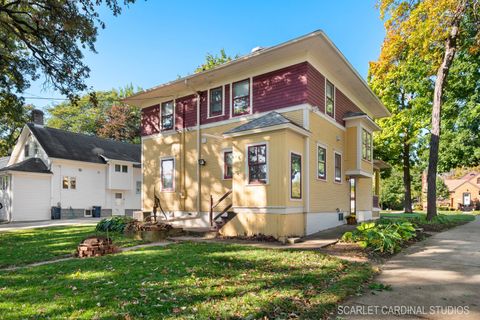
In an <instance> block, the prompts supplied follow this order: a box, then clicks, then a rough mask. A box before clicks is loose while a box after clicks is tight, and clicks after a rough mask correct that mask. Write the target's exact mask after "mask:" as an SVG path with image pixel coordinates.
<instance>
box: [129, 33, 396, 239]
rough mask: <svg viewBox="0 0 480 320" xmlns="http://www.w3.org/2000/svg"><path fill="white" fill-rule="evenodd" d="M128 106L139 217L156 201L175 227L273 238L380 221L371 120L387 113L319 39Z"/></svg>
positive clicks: (270, 51) (260, 51) (148, 94)
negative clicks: (352, 221) (137, 122)
mask: <svg viewBox="0 0 480 320" xmlns="http://www.w3.org/2000/svg"><path fill="white" fill-rule="evenodd" d="M125 101H126V102H127V103H130V104H135V105H138V106H140V107H141V108H142V163H143V191H142V204H143V205H142V207H143V210H144V211H151V210H152V208H153V205H154V194H156V195H157V197H158V198H159V199H160V204H161V206H162V208H163V210H164V211H167V212H168V215H169V220H172V221H174V223H176V224H179V225H182V226H187V227H208V226H215V227H217V228H218V229H219V232H220V233H221V234H223V235H253V234H265V235H273V236H275V237H277V238H284V237H288V236H303V235H307V234H311V233H314V232H317V231H319V230H323V229H327V228H331V227H334V226H337V225H340V224H343V223H345V218H346V217H347V216H348V215H350V214H355V215H356V217H357V220H360V221H361V220H369V219H373V218H375V217H377V216H378V211H379V209H378V208H374V207H373V201H374V200H373V193H374V192H375V190H377V191H378V188H377V189H375V188H372V185H373V180H372V179H373V176H374V164H373V150H372V137H373V133H374V132H375V131H377V130H379V127H378V126H377V125H376V124H375V122H374V121H373V119H376V118H381V117H386V116H389V113H388V111H387V109H386V108H385V107H384V106H383V105H382V103H381V102H380V101H379V99H378V98H377V97H376V96H375V95H374V94H373V93H372V91H371V90H370V89H369V87H368V86H367V84H366V83H365V81H364V80H363V79H362V78H361V77H360V75H359V74H358V73H357V72H356V71H355V70H354V69H353V67H352V66H351V65H350V63H349V62H348V61H347V60H346V59H345V57H344V56H343V55H342V54H341V53H340V51H339V50H338V49H337V48H336V47H335V45H334V44H333V43H332V42H331V40H330V39H329V38H328V37H327V36H326V35H325V34H324V33H323V32H322V31H316V32H313V33H310V34H308V35H305V36H302V37H300V38H296V39H293V40H291V41H288V42H286V43H282V44H280V45H277V46H274V47H269V48H259V47H257V48H255V49H254V50H252V52H251V54H249V55H247V56H243V57H240V58H238V59H236V60H234V61H231V62H229V63H226V64H223V65H221V66H218V67H216V68H214V69H212V70H207V71H204V72H201V73H197V74H194V75H190V76H187V77H184V78H181V79H178V80H175V81H172V82H169V83H166V84H163V85H160V86H157V87H154V88H151V89H149V90H146V91H143V92H141V93H139V94H137V95H134V96H131V97H129V98H127V99H126V100H125ZM219 200H221V201H220V202H219V203H218V204H217V202H218V201H219ZM377 206H378V205H377Z"/></svg>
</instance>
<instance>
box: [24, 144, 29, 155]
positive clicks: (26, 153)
mask: <svg viewBox="0 0 480 320" xmlns="http://www.w3.org/2000/svg"><path fill="white" fill-rule="evenodd" d="M23 154H24V157H25V158H28V157H30V145H29V144H28V143H27V144H26V145H25V147H24V148H23Z"/></svg>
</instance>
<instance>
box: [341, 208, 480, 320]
mask: <svg viewBox="0 0 480 320" xmlns="http://www.w3.org/2000/svg"><path fill="white" fill-rule="evenodd" d="M479 218H480V217H477V219H476V220H475V221H473V222H471V223H468V224H466V225H463V226H460V227H457V228H454V229H451V230H449V231H446V232H442V233H438V234H436V235H434V236H432V237H430V238H428V240H426V241H422V242H419V243H417V244H416V245H414V246H411V247H409V248H407V249H406V250H405V251H404V252H403V253H401V254H399V255H397V256H395V257H394V258H393V259H392V260H390V261H389V262H387V263H386V264H385V265H384V266H383V268H382V273H381V274H380V275H379V276H378V277H377V278H376V280H375V282H379V283H383V284H390V285H391V286H392V290H391V291H382V292H378V293H377V292H375V294H372V293H371V292H370V291H369V292H368V293H365V294H364V295H363V296H359V297H355V298H353V299H351V300H349V301H346V302H345V303H344V304H343V305H342V306H340V308H339V309H338V311H339V313H340V314H339V317H341V318H344V319H420V318H421V319H480V219H479ZM352 307H353V308H352ZM340 311H342V312H343V314H341V312H340ZM467 312H468V314H467ZM347 314H348V315H347ZM352 314H357V315H352ZM358 314H363V316H359V315H358Z"/></svg>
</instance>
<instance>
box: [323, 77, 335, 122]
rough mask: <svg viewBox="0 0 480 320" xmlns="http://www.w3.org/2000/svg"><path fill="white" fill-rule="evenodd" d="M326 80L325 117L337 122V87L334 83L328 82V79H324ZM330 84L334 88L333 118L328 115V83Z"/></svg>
mask: <svg viewBox="0 0 480 320" xmlns="http://www.w3.org/2000/svg"><path fill="white" fill-rule="evenodd" d="M324 78H325V89H324V92H325V99H324V100H325V106H324V108H325V115H326V116H328V117H330V118H332V119H333V120H335V119H336V118H335V117H336V112H337V106H336V104H337V101H336V100H337V99H336V95H337V86H336V85H334V84H333V82H332V81H330V80H328V79H327V77H324ZM328 82H330V83H331V84H332V86H333V117H332V116H331V115H329V114H328V112H327V83H328Z"/></svg>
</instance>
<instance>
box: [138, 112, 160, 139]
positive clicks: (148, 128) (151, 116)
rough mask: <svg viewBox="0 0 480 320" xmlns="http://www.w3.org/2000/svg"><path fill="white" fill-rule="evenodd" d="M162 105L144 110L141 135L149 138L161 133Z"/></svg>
mask: <svg viewBox="0 0 480 320" xmlns="http://www.w3.org/2000/svg"><path fill="white" fill-rule="evenodd" d="M159 115H160V105H155V106H151V107H148V108H145V109H142V126H141V135H142V136H148V135H151V134H155V133H158V132H160V118H159Z"/></svg>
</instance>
